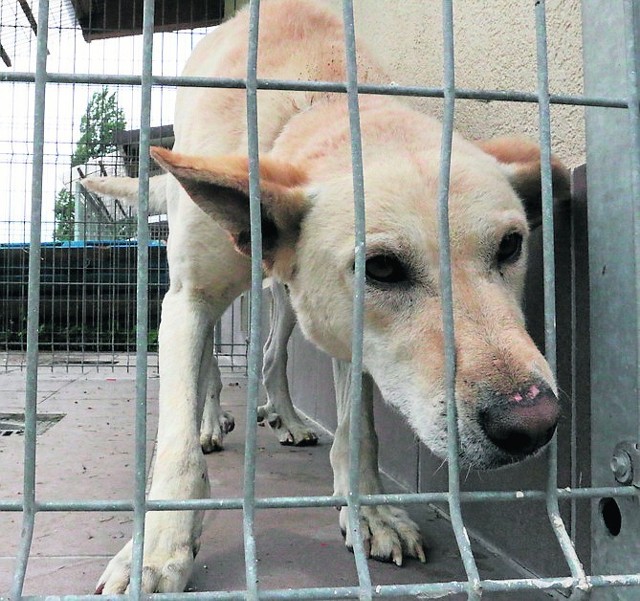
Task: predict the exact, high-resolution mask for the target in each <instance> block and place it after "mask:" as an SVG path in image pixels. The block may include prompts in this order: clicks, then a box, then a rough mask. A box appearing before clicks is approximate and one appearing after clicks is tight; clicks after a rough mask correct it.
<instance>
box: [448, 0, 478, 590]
mask: <svg viewBox="0 0 640 601" xmlns="http://www.w3.org/2000/svg"><path fill="white" fill-rule="evenodd" d="M442 39H443V46H444V47H443V55H444V56H443V59H444V116H443V120H442V140H441V142H440V174H439V177H440V181H439V184H438V236H439V238H440V249H439V252H440V293H441V297H442V326H443V329H444V353H445V388H446V402H447V452H448V453H447V454H448V460H449V466H448V470H449V513H450V516H451V525H452V527H453V532H454V534H455V537H456V542H457V543H458V548H459V550H460V556H461V557H462V563H463V565H464V569H465V572H466V574H467V578H468V583H469V584H468V586H469V588H468V591H467V592H468V599H469V600H470V601H476V600H479V599H480V598H481V597H482V586H481V584H480V575H479V574H478V567H477V565H476V562H475V559H474V557H473V552H472V551H471V541H470V540H469V535H468V533H467V529H466V528H465V525H464V521H463V519H462V510H461V506H460V465H459V460H458V457H459V446H460V441H459V438H458V411H457V407H456V398H455V383H456V356H455V331H454V319H453V278H452V274H451V241H450V236H449V177H450V174H451V148H452V144H453V121H454V112H455V99H456V97H455V93H456V89H455V50H454V36H453V0H443V2H442Z"/></svg>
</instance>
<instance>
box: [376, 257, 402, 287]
mask: <svg viewBox="0 0 640 601" xmlns="http://www.w3.org/2000/svg"><path fill="white" fill-rule="evenodd" d="M366 274H367V281H369V282H370V283H373V284H376V283H378V284H400V283H403V282H406V281H407V280H408V279H409V274H408V272H407V268H406V267H405V265H404V264H403V263H402V262H401V261H400V260H399V259H398V258H396V257H394V256H393V255H376V256H374V257H369V258H368V259H367V264H366Z"/></svg>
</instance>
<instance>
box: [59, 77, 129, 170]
mask: <svg viewBox="0 0 640 601" xmlns="http://www.w3.org/2000/svg"><path fill="white" fill-rule="evenodd" d="M126 126H127V121H126V119H125V116H124V111H123V110H122V109H121V108H120V107H119V106H118V101H117V99H116V93H115V92H112V93H111V94H110V93H109V88H107V87H106V86H105V87H103V88H102V90H100V91H99V92H95V93H94V94H93V96H92V97H91V99H90V100H89V102H88V104H87V110H86V111H85V114H84V115H83V116H82V119H81V120H80V134H81V135H80V139H79V140H78V145H77V146H76V151H75V152H74V153H73V156H72V157H71V166H72V167H75V166H77V165H84V164H85V163H86V162H87V161H88V160H89V159H93V158H97V157H101V156H104V155H106V154H108V153H110V152H113V151H114V150H116V146H115V144H114V143H113V137H114V135H115V133H116V132H118V131H122V130H123V129H125V127H126Z"/></svg>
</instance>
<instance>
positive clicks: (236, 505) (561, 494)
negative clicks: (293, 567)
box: [0, 486, 637, 512]
mask: <svg viewBox="0 0 640 601" xmlns="http://www.w3.org/2000/svg"><path fill="white" fill-rule="evenodd" d="M557 496H558V499H560V500H572V499H574V500H578V499H596V498H600V497H613V498H628V497H636V496H637V492H636V491H635V490H634V489H633V488H631V487H629V486H619V487H601V488H576V489H569V488H559V489H557ZM448 499H449V493H448V492H429V493H384V494H376V495H365V494H363V495H360V504H361V505H414V504H421V505H423V504H425V503H444V502H446V501H448ZM545 500H546V493H545V492H543V491H540V490H515V491H461V492H460V501H461V502H462V503H507V502H509V503H511V502H514V501H523V502H524V501H528V502H531V501H545ZM242 504H243V499H241V498H224V499H216V498H211V499H167V500H161V499H152V500H148V501H147V503H146V507H147V511H165V510H167V511H173V510H184V509H190V510H210V509H216V510H217V509H221V510H233V509H242ZM255 504H256V509H280V508H287V507H344V506H346V505H347V499H346V497H339V496H333V495H324V496H300V497H259V498H256V502H255ZM35 506H36V511H38V512H40V511H43V512H55V511H74V512H82V511H133V502H132V501H129V500H113V501H100V500H97V501H76V500H68V501H38V502H36V505H35ZM22 510H23V505H22V502H21V501H0V511H12V512H13V511H16V512H17V511H22Z"/></svg>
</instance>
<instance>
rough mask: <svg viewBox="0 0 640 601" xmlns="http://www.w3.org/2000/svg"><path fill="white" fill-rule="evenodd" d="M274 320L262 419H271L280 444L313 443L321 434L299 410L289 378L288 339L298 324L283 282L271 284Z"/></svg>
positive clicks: (267, 346) (266, 354) (265, 368)
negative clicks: (294, 404)
mask: <svg viewBox="0 0 640 601" xmlns="http://www.w3.org/2000/svg"><path fill="white" fill-rule="evenodd" d="M271 295H272V298H273V302H272V304H271V324H270V329H269V337H268V338H267V342H266V343H265V345H264V365H263V369H262V376H263V382H264V387H265V389H266V391H267V402H266V404H264V405H262V406H261V407H258V421H260V422H267V423H268V424H269V426H270V427H271V428H272V429H273V431H274V433H275V435H276V436H277V437H278V440H279V441H280V444H283V445H298V446H310V445H315V444H316V443H317V442H318V435H317V434H316V433H315V432H314V431H313V430H312V429H311V428H310V427H309V426H308V425H307V424H305V423H304V421H302V419H301V417H300V416H299V415H298V413H297V412H296V410H295V408H294V406H293V402H292V400H291V393H290V392H289V383H288V381H287V358H288V354H287V343H288V342H289V338H290V337H291V332H292V331H293V327H294V326H295V325H296V315H295V313H294V312H293V308H292V307H291V301H290V300H289V295H288V294H287V290H286V288H285V287H284V284H281V283H280V282H275V281H274V282H273V284H271Z"/></svg>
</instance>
